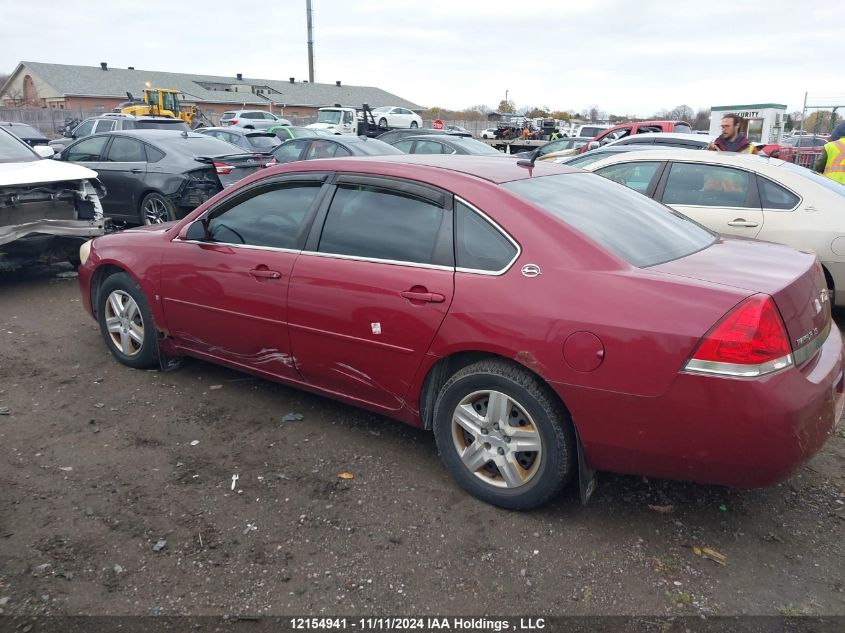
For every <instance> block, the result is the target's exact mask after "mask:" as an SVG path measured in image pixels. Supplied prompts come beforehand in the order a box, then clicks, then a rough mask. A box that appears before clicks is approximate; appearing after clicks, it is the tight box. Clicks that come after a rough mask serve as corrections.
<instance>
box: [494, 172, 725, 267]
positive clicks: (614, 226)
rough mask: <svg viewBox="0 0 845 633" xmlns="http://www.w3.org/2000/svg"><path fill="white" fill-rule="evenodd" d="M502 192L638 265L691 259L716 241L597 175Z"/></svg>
mask: <svg viewBox="0 0 845 633" xmlns="http://www.w3.org/2000/svg"><path fill="white" fill-rule="evenodd" d="M502 187H504V188H505V189H508V190H509V191H511V192H512V193H514V194H516V195H518V196H520V197H521V198H523V199H525V200H527V201H528V202H530V203H531V204H533V205H534V206H536V207H537V208H539V209H541V210H543V211H544V212H546V213H548V214H549V215H551V216H553V217H555V218H557V219H559V220H561V221H562V222H564V223H566V224H567V225H569V226H571V227H572V228H574V229H576V230H577V231H579V232H581V233H582V234H584V235H586V236H587V237H588V238H590V239H591V240H593V241H594V242H595V243H597V244H599V245H601V246H602V247H604V248H605V249H607V250H608V251H610V252H612V253H614V254H615V255H616V256H617V257H620V258H622V259H624V260H625V261H627V262H629V263H630V264H632V265H633V266H639V267H645V266H653V265H656V264H660V263H663V262H667V261H671V260H673V259H678V258H681V257H686V256H687V255H690V254H692V253H695V252H697V251H700V250H702V249H704V248H706V247H708V246H710V245H711V244H712V243H713V242H715V241H716V239H717V235H716V234H715V233H712V232H710V231H708V230H707V229H705V228H704V227H702V226H700V225H699V224H696V223H695V222H693V221H692V220H690V219H689V218H687V217H685V216H683V215H681V214H680V213H676V212H673V211H672V210H670V209H667V208H666V207H664V206H663V205H662V204H659V203H657V202H655V201H654V200H652V199H651V198H647V197H646V196H643V195H641V194H639V193H637V192H635V191H633V190H631V189H628V188H627V187H622V186H620V185H617V184H616V183H613V182H609V181H608V180H606V179H604V178H600V177H598V176H597V175H595V174H584V173H571V174H560V175H556V176H542V177H539V178H527V179H524V180H516V181H513V182H508V183H504V184H503V185H502Z"/></svg>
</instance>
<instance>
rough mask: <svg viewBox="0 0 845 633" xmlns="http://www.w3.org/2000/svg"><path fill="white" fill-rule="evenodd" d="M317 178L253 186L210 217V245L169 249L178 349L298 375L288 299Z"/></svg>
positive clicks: (165, 284) (168, 295)
mask: <svg viewBox="0 0 845 633" xmlns="http://www.w3.org/2000/svg"><path fill="white" fill-rule="evenodd" d="M312 178H313V179H312V180H299V181H297V180H293V181H291V180H283V181H279V182H275V183H272V184H269V185H268V184H263V185H259V186H255V187H252V188H250V189H249V190H247V191H245V192H243V193H242V194H240V195H237V196H235V197H234V199H233V200H231V201H227V202H226V203H224V204H223V205H221V206H219V207H217V208H215V209H213V210H211V211H210V212H209V213H208V214H207V215H206V219H207V221H208V239H205V240H188V239H186V240H179V239H178V238H177V239H175V240H174V241H173V242H172V243H171V245H170V247H169V248H168V249H167V250H166V252H165V255H164V259H163V262H162V301H163V309H164V314H165V319H166V322H167V328H168V330H169V331H170V334H171V335H172V336H173V337H174V339H175V340H176V342H177V344H178V345H179V346H180V347H182V348H184V349H185V350H186V351H190V352H195V353H199V354H200V355H205V356H208V357H211V358H214V359H219V360H222V361H225V362H228V363H231V364H235V365H240V366H243V367H246V368H251V369H255V370H259V371H262V372H265V373H267V374H270V375H275V376H281V377H290V378H296V377H298V374H297V372H296V368H295V365H294V360H293V358H292V357H291V353H290V343H289V338H288V328H287V293H288V284H289V282H290V277H291V271H292V269H293V265H294V262H295V261H296V258H297V257H298V256H299V249H300V248H301V246H302V243H303V241H304V239H305V233H306V232H307V230H308V228H309V226H310V223H311V221H312V219H313V215H314V212H315V211H316V206H317V199H318V197H319V193H320V190H321V186H322V182H321V181H320V176H319V175H314V176H312ZM198 221H200V220H198Z"/></svg>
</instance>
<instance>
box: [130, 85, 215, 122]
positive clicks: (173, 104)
mask: <svg viewBox="0 0 845 633" xmlns="http://www.w3.org/2000/svg"><path fill="white" fill-rule="evenodd" d="M126 98H127V99H128V101H125V102H123V103H121V104H120V105H119V106H117V107H116V108H115V109H114V112H119V113H121V114H131V115H132V116H136V117H141V116H164V117H170V118H172V119H182V120H183V121H184V122H185V123H187V124H188V126H189V127H190V128H191V129H195V128H198V127H201V126H203V125H209V126H210V125H213V123H212V122H211V120H209V118H208V117H207V116H205V114H203V112H202V111H201V110H200V109H199V108H198V107H197V106H195V105H183V104H182V102H181V101H180V99H179V91H178V90H172V89H169V88H145V89H144V98H143V99H136V98H135V97H133V96H132V93H131V92H127V93H126Z"/></svg>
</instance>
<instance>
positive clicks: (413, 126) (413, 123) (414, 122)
mask: <svg viewBox="0 0 845 633" xmlns="http://www.w3.org/2000/svg"><path fill="white" fill-rule="evenodd" d="M418 127H419V125H417V122H416V121H411V129H412V130H416V129H417V128H418Z"/></svg>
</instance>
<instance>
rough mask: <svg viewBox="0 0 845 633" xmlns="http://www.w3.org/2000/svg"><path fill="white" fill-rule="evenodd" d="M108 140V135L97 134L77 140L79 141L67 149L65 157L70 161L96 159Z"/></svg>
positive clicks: (90, 160) (91, 160) (98, 158)
mask: <svg viewBox="0 0 845 633" xmlns="http://www.w3.org/2000/svg"><path fill="white" fill-rule="evenodd" d="M108 140H109V137H108V136H97V137H95V138H87V139H85V140H84V141H79V143H77V144H76V145H74V146H72V147H69V148H68V149H67V154H66V156H65V159H66V160H69V161H70V162H72V163H79V162H89V163H90V162H93V161H98V160H100V155H101V154H102V153H103V148H104V147H105V146H106V141H108Z"/></svg>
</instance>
